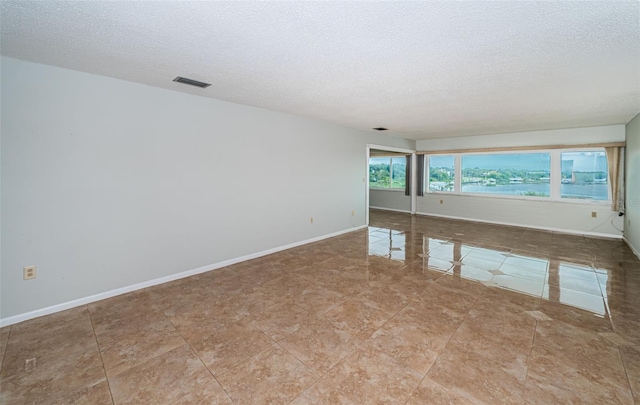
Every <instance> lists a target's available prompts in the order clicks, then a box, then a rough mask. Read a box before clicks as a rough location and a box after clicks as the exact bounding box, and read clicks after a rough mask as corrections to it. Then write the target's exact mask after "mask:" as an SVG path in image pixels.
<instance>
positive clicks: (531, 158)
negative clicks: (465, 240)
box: [387, 148, 610, 202]
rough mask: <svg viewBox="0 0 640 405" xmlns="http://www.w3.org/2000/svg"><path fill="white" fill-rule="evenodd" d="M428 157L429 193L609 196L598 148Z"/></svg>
mask: <svg viewBox="0 0 640 405" xmlns="http://www.w3.org/2000/svg"><path fill="white" fill-rule="evenodd" d="M428 159H429V162H428V164H427V165H426V166H427V168H426V170H428V175H427V176H425V177H426V178H427V179H428V182H429V184H428V187H426V189H427V190H428V191H429V192H431V193H438V192H450V193H457V194H484V195H493V196H496V197H498V196H512V197H521V198H545V199H550V200H554V201H560V200H564V201H566V200H574V201H578V200H584V201H594V202H598V201H600V202H605V201H608V200H609V186H610V184H609V179H608V173H609V172H608V170H609V169H608V164H607V155H606V153H605V151H604V149H603V148H597V149H582V150H580V149H556V150H551V151H544V152H537V151H521V152H520V151H518V152H505V153H499V152H495V153H454V154H448V155H431V156H428ZM387 161H388V159H387Z"/></svg>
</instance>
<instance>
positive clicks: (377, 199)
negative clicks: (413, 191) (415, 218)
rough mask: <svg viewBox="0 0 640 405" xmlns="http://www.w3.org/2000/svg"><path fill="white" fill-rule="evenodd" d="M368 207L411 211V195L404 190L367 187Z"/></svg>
mask: <svg viewBox="0 0 640 405" xmlns="http://www.w3.org/2000/svg"><path fill="white" fill-rule="evenodd" d="M369 207H371V208H383V209H384V208H386V209H391V210H397V211H406V212H411V197H410V196H408V195H404V190H402V191H397V190H379V189H369Z"/></svg>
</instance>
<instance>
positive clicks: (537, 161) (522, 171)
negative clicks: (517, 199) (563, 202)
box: [462, 153, 551, 197]
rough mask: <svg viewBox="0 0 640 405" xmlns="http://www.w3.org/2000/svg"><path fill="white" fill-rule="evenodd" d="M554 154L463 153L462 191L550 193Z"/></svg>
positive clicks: (518, 193)
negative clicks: (552, 157)
mask: <svg viewBox="0 0 640 405" xmlns="http://www.w3.org/2000/svg"><path fill="white" fill-rule="evenodd" d="M550 172H551V155H550V154H549V153H510V154H505V153H502V154H489V155H463V156H462V192H463V193H489V194H506V195H522V196H529V197H549V196H550V185H549V180H550V178H551V177H550Z"/></svg>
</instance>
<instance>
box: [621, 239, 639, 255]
mask: <svg viewBox="0 0 640 405" xmlns="http://www.w3.org/2000/svg"><path fill="white" fill-rule="evenodd" d="M622 240H624V243H626V244H627V246H629V249H631V251H632V252H633V254H634V255H636V256H637V257H638V259H640V252H639V251H638V249H636V248H635V246H633V245H632V244H631V242H629V239H627V238H626V237H624V236H623V237H622Z"/></svg>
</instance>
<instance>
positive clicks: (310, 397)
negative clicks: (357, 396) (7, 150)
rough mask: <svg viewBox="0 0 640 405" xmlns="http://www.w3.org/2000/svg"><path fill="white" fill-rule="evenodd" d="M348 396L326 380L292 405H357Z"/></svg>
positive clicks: (308, 390)
mask: <svg viewBox="0 0 640 405" xmlns="http://www.w3.org/2000/svg"><path fill="white" fill-rule="evenodd" d="M359 403H360V402H354V401H352V400H350V399H349V397H347V395H346V394H345V393H344V392H342V391H340V390H339V389H338V388H336V387H335V386H334V385H333V384H330V383H328V382H326V381H324V380H322V379H321V380H318V381H317V382H316V383H315V384H313V385H312V386H311V387H310V388H308V389H307V390H306V391H304V392H303V393H302V394H301V395H300V396H299V397H298V398H296V399H295V400H294V401H293V402H292V403H291V404H292V405H326V404H331V405H356V404H359Z"/></svg>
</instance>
